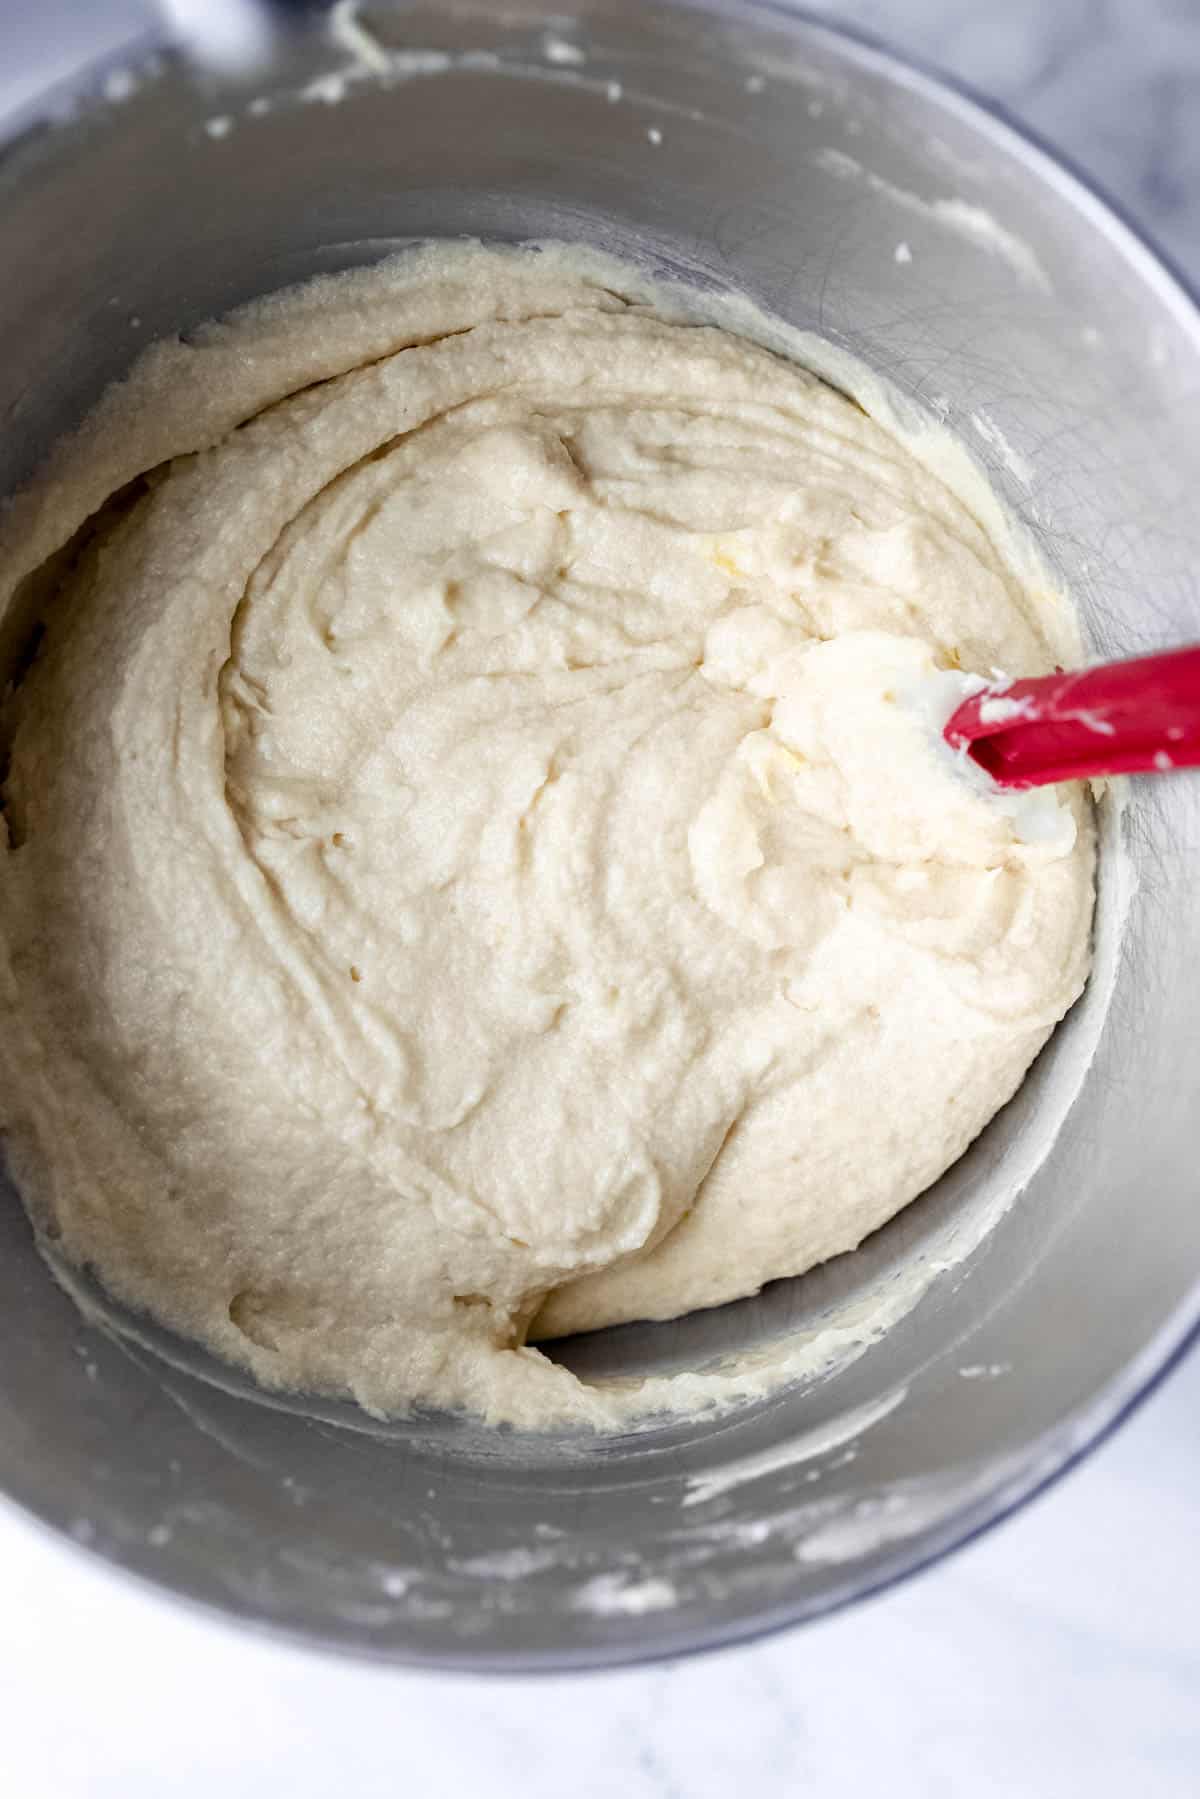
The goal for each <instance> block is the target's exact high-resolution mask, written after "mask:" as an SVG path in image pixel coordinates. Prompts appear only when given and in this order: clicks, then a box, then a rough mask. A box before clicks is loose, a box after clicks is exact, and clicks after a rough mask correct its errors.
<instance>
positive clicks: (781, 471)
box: [0, 246, 1093, 1425]
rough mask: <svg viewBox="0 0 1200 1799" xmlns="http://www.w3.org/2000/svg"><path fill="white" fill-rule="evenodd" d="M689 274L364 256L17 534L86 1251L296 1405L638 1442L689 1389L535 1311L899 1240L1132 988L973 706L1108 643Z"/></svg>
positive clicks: (215, 333) (25, 741)
mask: <svg viewBox="0 0 1200 1799" xmlns="http://www.w3.org/2000/svg"><path fill="white" fill-rule="evenodd" d="M618 289H619V290H620V291H618ZM638 292H639V289H638V286H637V283H636V281H635V279H634V278H633V277H630V280H629V282H628V284H625V283H622V282H621V281H620V280H619V279H617V278H615V277H610V278H609V279H608V280H603V281H602V280H601V279H600V278H599V276H598V275H597V274H596V272H595V270H594V269H591V270H589V269H588V267H587V266H586V265H580V267H579V268H578V269H576V268H574V267H573V266H572V265H571V262H570V260H569V258H562V257H559V256H556V255H554V254H548V253H547V254H541V255H536V254H533V253H531V252H516V251H510V252H501V251H498V250H497V251H491V250H484V249H480V248H478V247H475V248H472V247H467V246H461V247H443V248H440V249H431V250H428V251H424V252H419V253H413V254H410V255H407V256H406V257H404V258H403V259H400V260H397V261H394V262H392V263H391V264H388V265H384V267H383V268H381V269H376V270H374V271H371V272H368V273H362V274H355V275H350V276H345V277H341V278H339V279H337V280H333V281H322V282H318V283H314V284H312V285H310V286H309V287H307V288H304V289H301V290H298V291H296V292H294V293H292V294H290V295H284V296H280V297H277V298H275V299H273V300H271V301H269V302H266V303H265V304H262V305H260V306H259V307H257V308H255V309H254V310H253V311H251V312H249V313H247V314H244V315H242V316H241V317H239V318H235V319H234V320H233V321H232V322H230V323H228V324H225V325H220V326H213V327H211V328H209V329H208V330H207V331H205V332H202V333H200V334H198V335H197V336H195V337H193V338H191V339H190V340H189V342H188V343H187V344H186V345H184V344H174V345H166V346H160V347H159V348H158V349H157V350H156V351H154V352H152V353H151V355H150V356H149V357H148V358H147V359H146V360H145V361H144V362H143V363H142V365H140V367H139V368H138V369H137V370H136V371H135V373H134V375H133V376H132V377H131V379H130V381H129V382H128V383H127V384H126V385H125V387H124V388H121V389H117V390H114V391H113V392H112V393H110V395H109V396H107V398H106V400H105V401H104V402H103V403H102V404H101V407H100V408H99V409H98V411H97V412H96V413H95V414H94V415H93V417H92V419H91V420H90V421H89V422H88V423H87V424H86V425H85V427H84V428H83V430H82V431H81V433H80V434H79V435H78V437H77V438H75V439H74V440H72V441H71V442H70V443H68V444H67V445H65V446H64V447H63V448H62V450H61V451H60V452H59V454H58V456H57V457H56V459H55V460H54V462H53V463H52V464H51V466H50V468H49V469H48V470H47V471H46V473H45V475H44V476H43V477H42V478H41V480H40V481H39V482H37V483H36V484H35V485H34V486H33V487H32V488H31V489H29V490H28V491H27V492H26V493H25V494H24V495H22V496H19V497H18V499H17V500H16V502H15V503H14V504H13V505H12V506H11V507H10V509H9V511H8V513H7V516H6V517H5V519H4V521H3V524H2V526H0V580H2V582H3V587H4V590H5V592H6V593H11V592H14V591H15V594H16V598H15V600H14V602H13V603H14V605H16V606H17V607H18V609H19V611H20V612H21V613H22V615H23V616H26V617H32V616H37V617H38V618H40V619H41V620H42V621H43V622H44V626H45V630H44V636H43V638H42V640H41V643H40V647H39V648H38V651H37V654H36V656H35V658H34V659H33V661H32V664H31V666H30V668H29V671H28V673H27V674H26V675H25V677H24V679H23V680H22V681H21V682H20V683H19V684H18V685H17V686H16V688H15V691H14V692H13V693H12V695H11V696H10V698H9V700H8V702H7V705H6V708H5V738H6V741H7V743H8V744H9V745H10V746H11V753H10V762H9V768H8V775H7V782H6V789H5V805H6V816H7V824H8V832H9V836H8V852H7V855H6V856H5V859H4V866H3V870H2V886H0V925H2V930H3V940H4V952H5V953H4V959H3V985H4V1009H5V1013H6V1016H5V1018H4V1020H3V1028H2V1029H0V1056H2V1058H3V1100H2V1102H0V1104H2V1105H3V1108H4V1114H5V1123H6V1126H7V1130H8V1137H9V1144H10V1152H11V1155H12V1157H13V1159H14V1161H15V1165H16V1168H17V1171H18V1173H19V1175H20V1178H21V1180H22V1183H23V1186H24V1189H25V1191H26V1193H27V1195H28V1198H29V1203H30V1206H31V1210H32V1211H33V1214H34V1216H35V1219H36V1220H37V1222H38V1223H39V1225H40V1227H41V1229H42V1230H43V1231H44V1233H45V1234H46V1235H47V1237H48V1238H50V1239H51V1240H52V1241H53V1242H54V1244H55V1246H56V1251H57V1253H58V1254H59V1255H60V1256H63V1257H65V1258H66V1260H67V1261H69V1262H71V1263H74V1264H76V1265H78V1266H82V1267H86V1268H88V1269H90V1270H92V1271H94V1272H95V1273H96V1274H97V1275H98V1277H99V1278H100V1280H101V1281H102V1282H103V1284H104V1285H105V1286H106V1287H107V1288H108V1289H109V1290H110V1291H111V1292H112V1293H113V1294H114V1295H116V1296H117V1297H118V1298H119V1299H120V1300H122V1301H124V1302H127V1303H129V1304H132V1305H133V1306H135V1307H139V1308H143V1309H145V1310H147V1311H148V1312H150V1313H151V1314H153V1315H154V1316H155V1317H157V1318H158V1319H160V1320H161V1321H163V1322H165V1323H166V1324H168V1325H169V1326H172V1327H174V1328H175V1329H177V1330H179V1331H181V1332H183V1333H186V1334H187V1335H189V1336H192V1337H194V1338H197V1339H199V1340H201V1341H202V1342H203V1343H205V1344H207V1345H209V1346H210V1347H211V1348H212V1349H214V1350H216V1351H217V1352H218V1353H219V1354H220V1355H222V1356H224V1357H226V1358H228V1359H230V1360H231V1361H233V1362H235V1363H239V1364H241V1365H243V1366H245V1367H247V1368H249V1369H250V1370H252V1371H253V1373H254V1374H255V1375H256V1376H258V1378H259V1379H260V1380H262V1381H263V1382H265V1383H266V1384H268V1385H271V1386H284V1387H291V1388H300V1389H311V1390H316V1391H321V1392H326V1393H340V1394H350V1395H353V1396H354V1397H355V1398H357V1399H358V1400H359V1401H360V1402H361V1403H362V1404H364V1405H365V1406H367V1407H369V1408H371V1409H373V1410H376V1411H383V1412H391V1411H398V1410H403V1409H404V1408H406V1407H408V1406H410V1405H412V1404H413V1403H414V1402H416V1403H423V1404H431V1405H438V1406H450V1407H466V1408H468V1409H470V1410H473V1411H475V1412H478V1413H482V1414H483V1415H485V1416H487V1417H489V1418H492V1419H508V1420H512V1421H515V1422H517V1423H519V1424H525V1425H539V1424H545V1423H559V1422H563V1421H569V1420H572V1419H578V1420H583V1421H591V1422H594V1423H598V1424H605V1423H610V1422H613V1421H616V1420H617V1419H619V1418H620V1417H622V1416H625V1415H627V1414H628V1412H629V1411H630V1410H631V1409H636V1407H637V1405H638V1404H639V1403H642V1404H644V1403H645V1402H646V1392H643V1393H642V1395H641V1399H640V1401H639V1394H638V1391H637V1389H636V1387H632V1388H627V1389H624V1390H622V1391H620V1392H614V1391H613V1390H608V1389H604V1388H602V1387H600V1386H589V1385H585V1384H584V1383H582V1382H580V1381H578V1380H577V1379H576V1378H575V1377H574V1376H573V1375H571V1374H570V1373H568V1372H567V1371H566V1370H565V1369H563V1368H560V1367H557V1366H556V1365H554V1364H553V1363H552V1362H551V1361H549V1360H548V1359H547V1358H546V1357H544V1356H543V1355H542V1354H540V1353H539V1352H538V1351H537V1350H536V1349H534V1348H530V1347H528V1346H527V1344H528V1342H529V1340H530V1339H533V1340H537V1339H539V1338H545V1337H549V1336H554V1335H561V1334H563V1333H566V1332H570V1331H577V1330H584V1329H590V1328H593V1327H596V1326H600V1325H605V1324H610V1323H613V1322H616V1321H619V1320H627V1319H635V1318H667V1317H671V1316H674V1315H677V1314H680V1313H682V1312H685V1311H688V1310H690V1309H692V1308H695V1307H703V1306H712V1305H716V1304H719V1303H720V1302H722V1301H724V1300H728V1299H731V1298H734V1297H736V1296H738V1295H742V1294H747V1293H751V1292H754V1291H755V1290H756V1289H757V1288H758V1287H759V1286H760V1285H761V1284H762V1283H763V1282H765V1281H768V1280H771V1279H773V1278H775V1277H778V1276H782V1275H790V1274H796V1273H799V1272H800V1271H802V1270H804V1269H806V1268H809V1267H811V1266H812V1265H813V1264H814V1263H817V1262H820V1261H822V1260H823V1259H825V1258H827V1257H829V1256H832V1255H835V1254H837V1253H838V1252H839V1251H843V1250H847V1249H851V1248H853V1247H854V1246H855V1245H857V1244H858V1243H859V1242H861V1240H862V1239H863V1237H864V1236H866V1235H867V1233H868V1232H870V1231H873V1230H874V1229H875V1228H876V1227H877V1226H879V1225H880V1224H882V1223H883V1222H884V1221H885V1220H886V1219H887V1218H889V1217H890V1216H891V1215H892V1214H893V1213H894V1212H896V1211H897V1209H898V1208H900V1207H901V1206H903V1205H905V1204H906V1203H907V1202H908V1201H909V1200H911V1199H912V1198H913V1197H914V1196H915V1195H916V1194H918V1193H919V1192H921V1191H922V1189H923V1188H925V1187H926V1186H928V1185H929V1183H930V1182H931V1181H933V1180H935V1179H936V1177H937V1176H938V1175H939V1174H940V1173H941V1172H942V1171H943V1170H944V1169H945V1168H946V1167H947V1166H948V1164H949V1163H951V1162H952V1161H953V1160H954V1159H955V1158H956V1157H957V1156H958V1155H959V1154H960V1153H961V1151H962V1150H963V1149H964V1148H965V1147H966V1146H967V1144H968V1143H969V1142H970V1141H971V1139H972V1138H973V1137H974V1136H975V1135H976V1133H977V1132H978V1131H979V1130H980V1129H981V1128H982V1127H983V1125H984V1124H985V1123H986V1122H987V1120H988V1119H989V1118H990V1117H991V1116H992V1115H993V1113H994V1112H995V1111H996V1110H997V1108H998V1107H1000V1106H1001V1105H1002V1104H1003V1103H1004V1102H1005V1101H1006V1100H1007V1099H1008V1098H1009V1097H1010V1095H1011V1094H1012V1093H1013V1091H1014V1090H1015V1088H1016V1087H1017V1086H1018V1084H1019V1083H1020V1081H1021V1079H1022V1076H1023V1075H1024V1073H1025V1071H1026V1069H1027V1068H1028V1066H1029V1064H1030V1062H1031V1060H1032V1059H1033V1057H1034V1056H1035V1055H1036V1054H1037V1052H1038V1050H1039V1049H1040V1047H1041V1046H1042V1044H1043V1043H1044V1042H1045V1040H1046V1038H1047V1036H1048V1034H1049V1033H1050V1031H1051V1030H1052V1029H1053V1027H1054V1025H1055V1023H1056V1022H1057V1020H1058V1019H1059V1018H1061V1016H1062V1015H1063V1013H1064V1012H1065V1011H1066V1009H1067V1008H1068V1007H1069V1006H1070V1005H1071V1003H1072V1001H1073V1000H1074V999H1075V997H1076V996H1077V995H1078V993H1079V992H1080V990H1081V987H1082V985H1083V982H1084V979H1085V976H1086V972H1087V964H1088V940H1089V924H1090V917H1091V908H1092V855H1093V852H1092V832H1091V826H1090V822H1089V818H1088V814H1087V810H1086V808H1085V805H1084V802H1083V800H1082V798H1081V796H1080V795H1079V794H1078V793H1068V794H1065V795H1064V796H1062V798H1061V801H1055V800H1049V801H1047V802H1046V803H1045V805H1043V807H1042V809H1041V810H1040V812H1038V813H1037V815H1036V817H1037V821H1038V822H1037V828H1036V829H1032V830H1031V829H1029V828H1028V824H1027V822H1025V823H1023V822H1022V818H1021V817H1020V816H1019V815H1017V814H1014V810H1013V808H1012V807H1011V806H1007V807H1006V806H1005V805H1003V804H1001V803H1000V802H999V801H998V799H997V797H996V796H995V795H993V794H991V793H989V792H988V791H987V790H986V788H985V786H984V785H983V784H982V783H979V784H972V783H971V782H970V781H969V780H967V779H966V778H964V776H963V774H962V772H961V771H960V770H959V769H957V768H956V767H955V765H954V762H953V759H952V758H951V757H950V756H949V754H948V753H943V752H942V751H941V750H940V749H939V747H938V743H937V734H936V730H935V728H934V727H933V726H931V724H930V721H929V718H928V716H927V715H926V710H925V708H926V705H927V702H928V699H929V696H930V695H931V694H935V695H936V694H937V692H938V691H939V688H940V689H941V690H947V687H948V685H949V687H953V685H954V683H955V681H956V680H957V679H958V674H957V671H960V670H962V671H974V672H977V673H982V674H987V673H989V672H990V671H991V670H992V669H993V668H994V667H996V666H999V667H1002V668H1004V669H1006V670H1008V671H1010V672H1012V673H1018V672H1019V673H1021V674H1027V673H1035V672H1038V671H1041V670H1045V669H1047V668H1049V667H1051V666H1053V664H1054V663H1055V661H1056V660H1057V659H1058V658H1059V655H1060V652H1061V650H1062V642H1063V639H1062V635H1061V633H1062V632H1063V631H1064V630H1065V629H1066V626H1065V625H1064V623H1063V621H1062V616H1061V609H1056V607H1055V606H1054V605H1053V604H1052V603H1051V600H1050V598H1049V597H1048V596H1044V595H1040V594H1038V593H1037V592H1034V591H1032V590H1031V589H1030V587H1029V586H1028V585H1027V584H1026V583H1024V582H1023V581H1022V580H1021V579H1019V578H1018V577H1017V576H1016V575H1015V574H1014V573H1013V572H1012V571H1011V569H1010V568H1009V567H1008V566H1007V564H1006V561H1005V559H1004V558H1003V556H1002V554H1001V552H1000V550H999V549H998V548H997V546H996V543H995V542H994V541H993V540H992V538H990V537H989V535H988V533H987V532H986V531H985V529H984V528H983V527H982V525H981V524H980V523H979V522H977V518H976V517H975V516H974V515H973V512H972V511H971V510H970V509H969V508H968V506H967V504H966V503H964V501H963V500H962V499H960V498H957V497H955V495H954V494H952V493H951V491H950V490H949V489H948V488H947V487H946V486H944V485H943V484H942V482H941V481H940V480H939V479H938V478H937V477H936V476H935V475H934V474H932V473H931V472H929V471H928V470H927V469H926V468H925V467H923V466H921V465H920V464H919V463H918V461H917V460H915V459H914V457H913V456H912V455H911V454H910V453H909V452H908V451H907V450H906V449H905V448H903V447H902V445H901V444H900V443H899V442H898V441H897V440H896V438H895V437H893V436H892V435H889V433H888V432H887V431H886V430H885V429H883V428H882V427H881V426H880V425H879V424H877V423H875V422H873V420H872V419H871V418H869V417H868V416H867V415H866V414H865V413H864V412H863V411H861V410H860V409H859V408H858V407H857V406H856V405H854V404H853V403H852V402H851V401H849V400H847V399H846V398H844V397H842V396H841V395H840V394H838V393H836V392H835V391H834V390H833V389H832V388H831V387H829V386H827V385H825V384H824V383H822V382H821V381H820V380H818V379H817V378H816V377H814V376H812V375H810V374H808V373H806V372H805V371H804V370H803V369H802V368H800V367H799V366H796V365H795V364H793V363H791V362H788V361H785V360H783V359H781V358H780V357H778V356H776V355H773V354H771V353H769V352H768V351H766V350H764V349H761V348H758V347H756V346H755V345H753V344H751V343H750V342H748V341H744V340H741V339H739V338H737V337H734V336H732V335H729V334H727V333H725V332H722V331H719V330H716V329H712V328H709V327H702V326H697V325H694V324H688V323H685V322H681V321H679V320H675V321H674V322H672V321H671V319H669V318H667V317H664V316H660V314H659V313H658V312H657V311H656V310H655V309H654V307H653V306H652V305H650V304H648V303H647V302H646V300H645V299H644V298H643V299H638V298H636V297H634V298H630V297H628V296H630V295H634V296H636V295H637V293H638ZM84 521H88V522H87V523H86V524H85V523H84ZM81 526H82V527H83V528H82V530H81V529H80V527H81ZM64 545H67V546H68V547H67V548H66V549H65V551H63V546H64ZM60 551H62V552H63V553H61V554H59V552H60ZM669 1385H670V1383H669V1382H666V1381H659V1382H657V1383H655V1384H654V1394H655V1403H668V1402H669V1391H668V1389H669ZM647 1391H648V1390H647Z"/></svg>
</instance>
